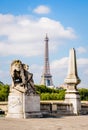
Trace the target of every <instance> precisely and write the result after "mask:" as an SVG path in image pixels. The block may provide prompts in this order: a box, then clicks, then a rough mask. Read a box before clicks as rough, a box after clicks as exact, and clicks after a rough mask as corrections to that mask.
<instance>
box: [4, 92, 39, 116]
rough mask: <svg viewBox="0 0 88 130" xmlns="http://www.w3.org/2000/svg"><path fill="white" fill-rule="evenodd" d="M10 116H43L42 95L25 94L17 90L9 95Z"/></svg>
mask: <svg viewBox="0 0 88 130" xmlns="http://www.w3.org/2000/svg"><path fill="white" fill-rule="evenodd" d="M6 117H9V118H30V117H42V114H41V112H40V97H39V96H38V95H34V94H33V95H25V94H24V93H22V92H19V91H17V90H15V91H13V92H11V93H10V94H9V97H8V113H7V116H6Z"/></svg>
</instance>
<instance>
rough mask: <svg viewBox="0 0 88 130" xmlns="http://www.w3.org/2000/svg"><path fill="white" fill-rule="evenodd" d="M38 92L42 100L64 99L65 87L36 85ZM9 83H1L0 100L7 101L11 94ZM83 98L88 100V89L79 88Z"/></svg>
mask: <svg viewBox="0 0 88 130" xmlns="http://www.w3.org/2000/svg"><path fill="white" fill-rule="evenodd" d="M35 88H36V92H37V94H39V95H40V99H41V100H64V98H65V91H66V90H65V89H60V88H58V89H55V88H48V87H46V86H44V85H35ZM9 90H10V87H9V85H7V84H6V85H4V84H0V101H7V100H8V95H9ZM78 90H79V93H80V98H81V100H85V101H88V89H87V88H80V89H78Z"/></svg>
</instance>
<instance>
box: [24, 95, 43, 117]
mask: <svg viewBox="0 0 88 130" xmlns="http://www.w3.org/2000/svg"><path fill="white" fill-rule="evenodd" d="M23 101H24V103H23V104H24V106H23V109H24V118H30V117H42V114H41V112H40V96H39V95H29V96H27V95H23Z"/></svg>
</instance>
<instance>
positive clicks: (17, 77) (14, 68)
mask: <svg viewBox="0 0 88 130" xmlns="http://www.w3.org/2000/svg"><path fill="white" fill-rule="evenodd" d="M22 72H23V65H22V62H21V61H20V60H14V61H13V62H12V64H11V76H12V79H13V82H14V84H17V83H22V80H23V79H22V75H23V73H22Z"/></svg>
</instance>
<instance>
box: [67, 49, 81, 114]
mask: <svg viewBox="0 0 88 130" xmlns="http://www.w3.org/2000/svg"><path fill="white" fill-rule="evenodd" d="M80 81H81V80H80V79H79V77H78V73H77V64H76V52H75V49H74V48H72V49H71V50H70V54H69V68H68V75H67V77H66V79H65V83H66V84H67V90H66V94H65V102H66V103H71V104H72V105H73V113H74V114H79V113H80V110H81V102H80V95H79V92H78V90H77V85H78V84H79V83H80Z"/></svg>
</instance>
